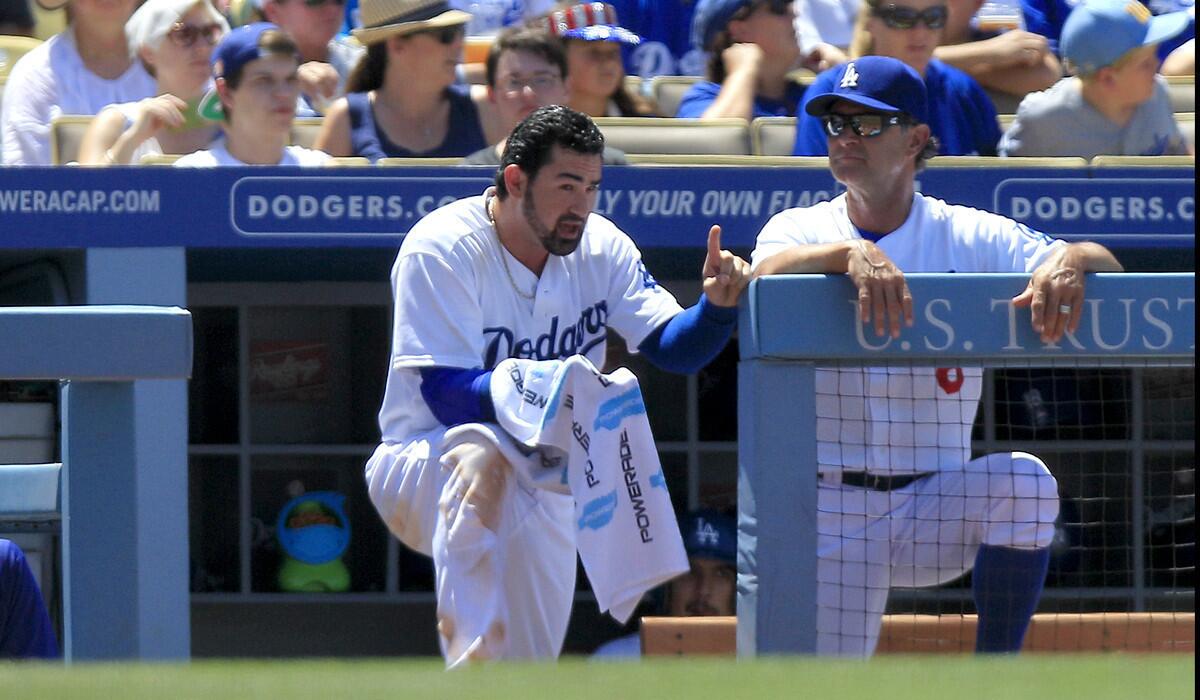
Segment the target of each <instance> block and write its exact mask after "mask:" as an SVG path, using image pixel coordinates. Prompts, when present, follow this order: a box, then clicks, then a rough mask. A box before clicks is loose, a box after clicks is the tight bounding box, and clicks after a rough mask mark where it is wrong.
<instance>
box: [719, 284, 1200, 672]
mask: <svg viewBox="0 0 1200 700" xmlns="http://www.w3.org/2000/svg"><path fill="white" fill-rule="evenodd" d="M907 280H908V285H909V288H910V290H911V291H912V294H913V298H914V310H915V314H914V316H915V324H914V326H913V327H912V328H905V329H903V331H902V333H901V336H900V338H898V339H896V340H887V339H879V338H877V337H875V334H874V330H873V328H872V327H867V326H863V325H862V324H860V323H858V322H857V320H856V319H857V313H856V304H857V294H856V293H855V289H854V287H853V285H852V284H851V283H850V281H849V279H847V278H846V276H845V275H829V276H826V275H780V276H777V277H764V278H761V279H758V280H755V281H754V282H752V283H751V285H750V287H749V290H748V292H747V294H746V295H745V296H746V298H745V300H744V301H743V307H742V313H741V315H740V319H739V324H740V325H739V337H740V351H741V361H740V363H739V366H738V530H739V531H738V653H739V654H743V655H753V654H770V653H811V652H813V651H815V649H816V632H815V629H816V613H817V604H816V581H815V580H816V542H817V537H816V512H817V505H816V503H817V500H816V495H817V479H816V474H815V472H816V468H815V465H816V463H817V446H816V436H815V429H814V428H815V425H816V413H815V407H814V397H815V391H816V387H815V381H814V377H815V372H814V367H815V366H817V365H829V364H849V365H873V366H880V365H886V364H888V363H890V362H895V363H903V364H924V365H935V366H964V365H965V366H985V367H986V366H995V367H1012V366H1024V367H1030V366H1038V367H1052V366H1068V367H1080V366H1090V367H1096V366H1114V367H1116V366H1122V365H1131V364H1132V365H1135V366H1139V367H1145V366H1168V365H1179V366H1194V365H1195V353H1196V350H1195V336H1196V328H1195V296H1196V294H1195V275H1194V274H1191V273H1187V274H1098V275H1088V276H1087V281H1086V283H1087V288H1086V302H1085V306H1086V309H1085V313H1084V315H1083V320H1082V323H1081V325H1080V327H1079V329H1078V330H1077V332H1076V333H1074V334H1073V335H1071V336H1069V337H1067V338H1064V339H1063V340H1062V341H1061V342H1060V343H1058V344H1056V345H1047V344H1044V343H1042V342H1041V340H1040V339H1039V338H1038V337H1037V336H1036V334H1034V332H1033V330H1032V329H1031V328H1030V317H1029V310H1028V309H1014V308H1012V306H1011V305H1010V304H1009V300H1010V299H1011V298H1012V297H1014V296H1016V295H1017V294H1019V293H1020V292H1021V290H1022V289H1024V288H1025V285H1026V284H1027V282H1028V276H1027V275H991V274H989V275H982V274H953V275H945V274H913V275H908V276H907ZM1133 482H1134V483H1135V484H1136V483H1137V480H1136V479H1134V480H1133ZM1133 498H1134V500H1135V507H1136V501H1137V500H1138V493H1137V492H1135V493H1134V494H1133ZM1141 520H1142V519H1140V518H1138V517H1134V519H1133V527H1135V528H1137V527H1140V526H1141V525H1140V523H1141ZM1134 566H1135V567H1136V566H1139V564H1138V562H1134Z"/></svg>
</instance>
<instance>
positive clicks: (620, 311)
mask: <svg viewBox="0 0 1200 700" xmlns="http://www.w3.org/2000/svg"><path fill="white" fill-rule="evenodd" d="M613 232H614V234H615V237H614V245H613V250H612V253H611V255H610V257H609V265H610V267H609V270H608V274H609V294H608V300H607V301H606V303H607V305H608V308H609V313H608V325H609V327H611V328H612V329H613V330H615V331H616V332H617V333H620V334H621V337H622V338H624V339H625V342H626V344H627V345H628V346H629V348H630V350H633V349H634V348H636V347H637V346H639V345H641V344H642V341H643V340H645V339H646V336H648V335H650V333H652V332H653V331H654V330H655V329H656V328H658V327H659V326H661V325H662V324H664V323H666V322H667V321H669V320H671V318H672V317H673V316H675V314H677V313H679V312H680V311H683V307H681V306H680V305H679V302H678V301H676V300H675V296H674V295H673V294H671V293H670V292H668V291H667V290H666V289H664V288H663V287H662V285H660V284H659V283H658V281H657V280H655V279H654V276H653V275H651V274H650V271H649V270H647V269H646V264H645V263H644V262H643V261H642V254H641V251H639V250H638V249H637V246H636V245H634V243H633V241H632V240H630V238H629V236H626V235H625V234H624V233H621V232H620V231H619V230H616V227H614V231H613Z"/></svg>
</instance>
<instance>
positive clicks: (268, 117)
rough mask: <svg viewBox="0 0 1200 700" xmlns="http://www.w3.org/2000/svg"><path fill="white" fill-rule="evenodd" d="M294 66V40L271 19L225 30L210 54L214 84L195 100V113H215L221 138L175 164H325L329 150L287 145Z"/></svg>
mask: <svg viewBox="0 0 1200 700" xmlns="http://www.w3.org/2000/svg"><path fill="white" fill-rule="evenodd" d="M299 67H300V53H299V51H297V49H296V44H295V43H294V42H293V41H292V40H291V39H290V38H289V37H288V35H287V34H285V33H284V32H283V30H281V29H280V28H279V27H277V26H275V25H274V24H271V23H269V22H258V23H256V24H247V25H246V26H244V27H238V28H237V29H235V30H233V31H231V32H229V33H228V34H226V35H225V38H224V39H222V40H221V43H220V44H218V45H217V49H216V51H214V52H213V56H212V71H213V82H214V90H213V91H212V92H210V93H209V94H208V95H206V96H205V98H204V100H203V101H202V103H201V105H200V112H201V114H210V115H212V114H214V113H219V114H220V115H221V118H223V119H224V129H225V138H224V139H222V140H220V141H218V142H217V143H216V144H214V146H213V147H212V148H211V149H209V150H204V151H196V152H195V153H192V154H190V155H186V156H184V157H182V158H180V159H179V160H177V161H175V166H176V167H181V168H203V167H213V166H218V165H235V166H236V165H300V166H319V165H326V164H328V162H329V156H328V155H326V154H324V153H322V152H320V151H314V150H311V149H308V148H304V147H301V146H289V145H287V144H288V140H289V138H290V137H291V131H292V122H293V121H295V118H296V96H297V95H298V94H299V92H300V84H299V79H298V78H297V76H296V72H297V70H298V69H299Z"/></svg>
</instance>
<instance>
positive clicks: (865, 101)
mask: <svg viewBox="0 0 1200 700" xmlns="http://www.w3.org/2000/svg"><path fill="white" fill-rule="evenodd" d="M839 100H842V101H845V102H853V103H854V104H856V105H862V106H863V107H868V108H870V109H877V110H879V111H881V112H903V111H904V110H902V109H900V108H899V107H895V106H893V105H890V104H888V103H886V102H881V101H879V100H876V99H874V98H871V97H867V96H865V95H855V94H843V93H837V92H826V93H822V94H820V95H817V96H816V97H814V98H812V99H811V100H809V101H808V104H806V105H805V106H804V111H805V112H807V113H808V114H810V115H811V116H814V117H819V116H821V115H823V114H826V113H827V112H828V111H829V106H830V105H832V104H833V103H834V102H837V101H839Z"/></svg>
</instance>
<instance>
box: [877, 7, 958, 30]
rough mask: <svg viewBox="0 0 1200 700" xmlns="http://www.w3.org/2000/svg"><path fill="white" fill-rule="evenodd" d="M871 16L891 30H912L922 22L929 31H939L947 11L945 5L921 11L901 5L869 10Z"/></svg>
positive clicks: (943, 23) (944, 21) (944, 22)
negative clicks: (881, 21)
mask: <svg viewBox="0 0 1200 700" xmlns="http://www.w3.org/2000/svg"><path fill="white" fill-rule="evenodd" d="M871 14H873V15H875V16H876V17H878V18H879V19H881V20H883V23H884V24H885V25H887V26H889V27H891V28H892V29H912V28H913V27H915V26H917V23H918V22H922V23H924V24H925V26H926V27H929V28H930V29H941V28H942V27H944V26H946V16H947V14H948V11H947V9H946V6H945V5H935V6H934V7H929V8H926V9H924V10H921V11H917V10H914V9H912V8H911V7H904V6H903V5H884V6H883V7H875V8H872V9H871Z"/></svg>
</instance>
